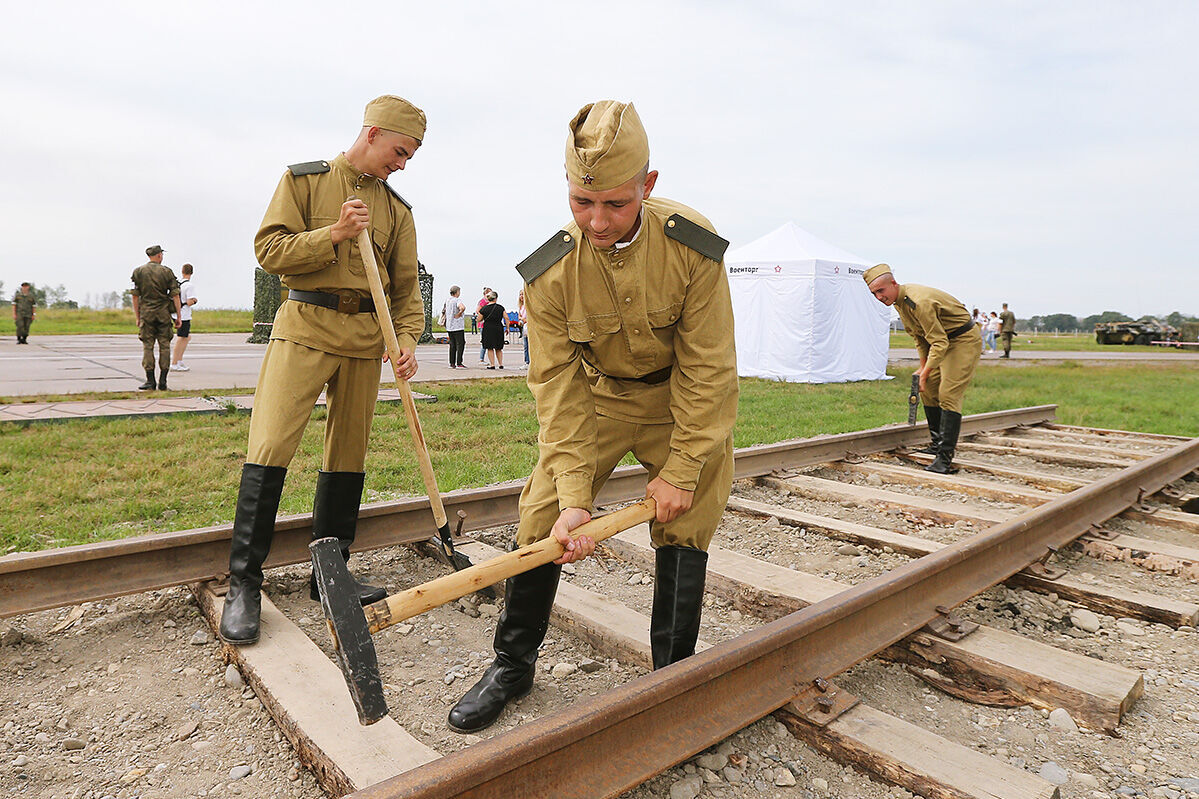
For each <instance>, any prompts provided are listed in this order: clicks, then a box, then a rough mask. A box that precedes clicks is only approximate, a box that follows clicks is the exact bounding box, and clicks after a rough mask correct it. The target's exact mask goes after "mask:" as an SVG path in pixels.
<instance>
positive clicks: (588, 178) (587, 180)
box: [583, 172, 595, 186]
mask: <svg viewBox="0 0 1199 799" xmlns="http://www.w3.org/2000/svg"><path fill="white" fill-rule="evenodd" d="M583 182H584V183H586V184H587V185H588V186H590V185H591V184H592V183H594V182H595V178H594V177H592V175H591V173H590V172H588V173H587V174H586V175H584V176H583Z"/></svg>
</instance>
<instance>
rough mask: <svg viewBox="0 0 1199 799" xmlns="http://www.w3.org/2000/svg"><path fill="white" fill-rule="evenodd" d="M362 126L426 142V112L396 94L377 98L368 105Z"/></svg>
mask: <svg viewBox="0 0 1199 799" xmlns="http://www.w3.org/2000/svg"><path fill="white" fill-rule="evenodd" d="M362 124H363V125H366V126H368V127H369V126H372V125H376V126H378V127H380V128H383V129H384V130H390V131H393V132H395V133H403V134H404V135H405V136H411V137H412V138H414V139H416V141H417V143H420V142H423V141H424V140H425V112H424V111H422V110H420V109H419V108H417V107H416V106H414V105H413V104H412V103H410V102H408V101H407V100H405V99H404V98H403V97H396V96H395V95H394V94H385V95H383V96H382V97H376V98H375V99H373V100H371V101H370V102H369V103H367V104H366V113H365V114H363V115H362Z"/></svg>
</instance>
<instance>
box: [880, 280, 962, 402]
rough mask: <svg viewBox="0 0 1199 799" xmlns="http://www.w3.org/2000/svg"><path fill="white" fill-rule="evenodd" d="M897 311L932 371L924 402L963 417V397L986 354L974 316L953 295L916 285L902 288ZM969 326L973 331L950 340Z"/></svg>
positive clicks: (897, 302) (905, 328)
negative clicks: (981, 358)
mask: <svg viewBox="0 0 1199 799" xmlns="http://www.w3.org/2000/svg"><path fill="white" fill-rule="evenodd" d="M895 310H896V311H897V312H898V313H899V318H900V319H901V320H902V321H903V327H904V330H906V331H907V333H908V335H910V336H911V337H912V338H913V339H915V341H916V349H917V351H919V353H920V359H921V361H923V362H924V363H925V364H926V365H927V366H928V367H929V373H928V379H927V380H926V381H925V390H924V392H923V393H922V394H921V395H920V398H921V401H922V402H924V404H925V405H934V406H938V407H940V408H942V409H943V410H947V411H955V412H957V413H961V412H962V397H964V396H965V394H966V388H967V387H968V386H969V385H970V381H971V379H972V378H973V377H974V368H975V367H976V366H977V365H978V360H979V357H980V355H981V354H982V334H981V333H980V332H979V330H978V325H975V324H973V319H972V318H971V316H970V312H969V311H968V310H966V306H965V305H962V303H961V302H959V301H958V300H957V299H955V298H954V297H953V296H952V295H950V294H947V293H945V292H944V291H941V290H940V289H934V288H929V287H928V286H919V285H916V284H915V283H904V284H901V285H900V286H899V294H898V296H897V298H896V300H895ZM967 324H970V330H969V331H967V332H966V333H963V334H961V335H959V336H955V337H954V338H953V339H950V338H949V334H950V333H952V332H954V331H955V330H958V329H959V328H961V327H964V326H965V325H967Z"/></svg>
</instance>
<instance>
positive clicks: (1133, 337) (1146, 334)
mask: <svg viewBox="0 0 1199 799" xmlns="http://www.w3.org/2000/svg"><path fill="white" fill-rule="evenodd" d="M1177 338H1178V329H1177V328H1175V327H1173V326H1171V325H1167V324H1165V323H1163V322H1159V321H1157V320H1156V319H1151V320H1148V321H1145V322H1100V323H1099V324H1097V325H1095V341H1096V342H1097V343H1099V344H1148V343H1150V342H1152V341H1174V340H1176V339H1177Z"/></svg>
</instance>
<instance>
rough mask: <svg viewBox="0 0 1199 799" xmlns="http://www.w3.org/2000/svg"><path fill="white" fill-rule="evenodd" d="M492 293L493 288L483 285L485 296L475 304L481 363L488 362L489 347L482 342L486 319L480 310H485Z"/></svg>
mask: <svg viewBox="0 0 1199 799" xmlns="http://www.w3.org/2000/svg"><path fill="white" fill-rule="evenodd" d="M488 294H491V289H490V288H488V287H487V286H484V287H483V296H482V297H480V298H479V304H478V305H476V306H475V324H477V325H478V327H479V339H480V343H479V364H480V365H482V364H485V363H487V348H486V347H484V346H483V344H482V337H483V322H484V321H485V320H484V319H483V317H482V316H480V315H479V312H480V311H482V310H483V306H484V305H486V304H487V295H488Z"/></svg>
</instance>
